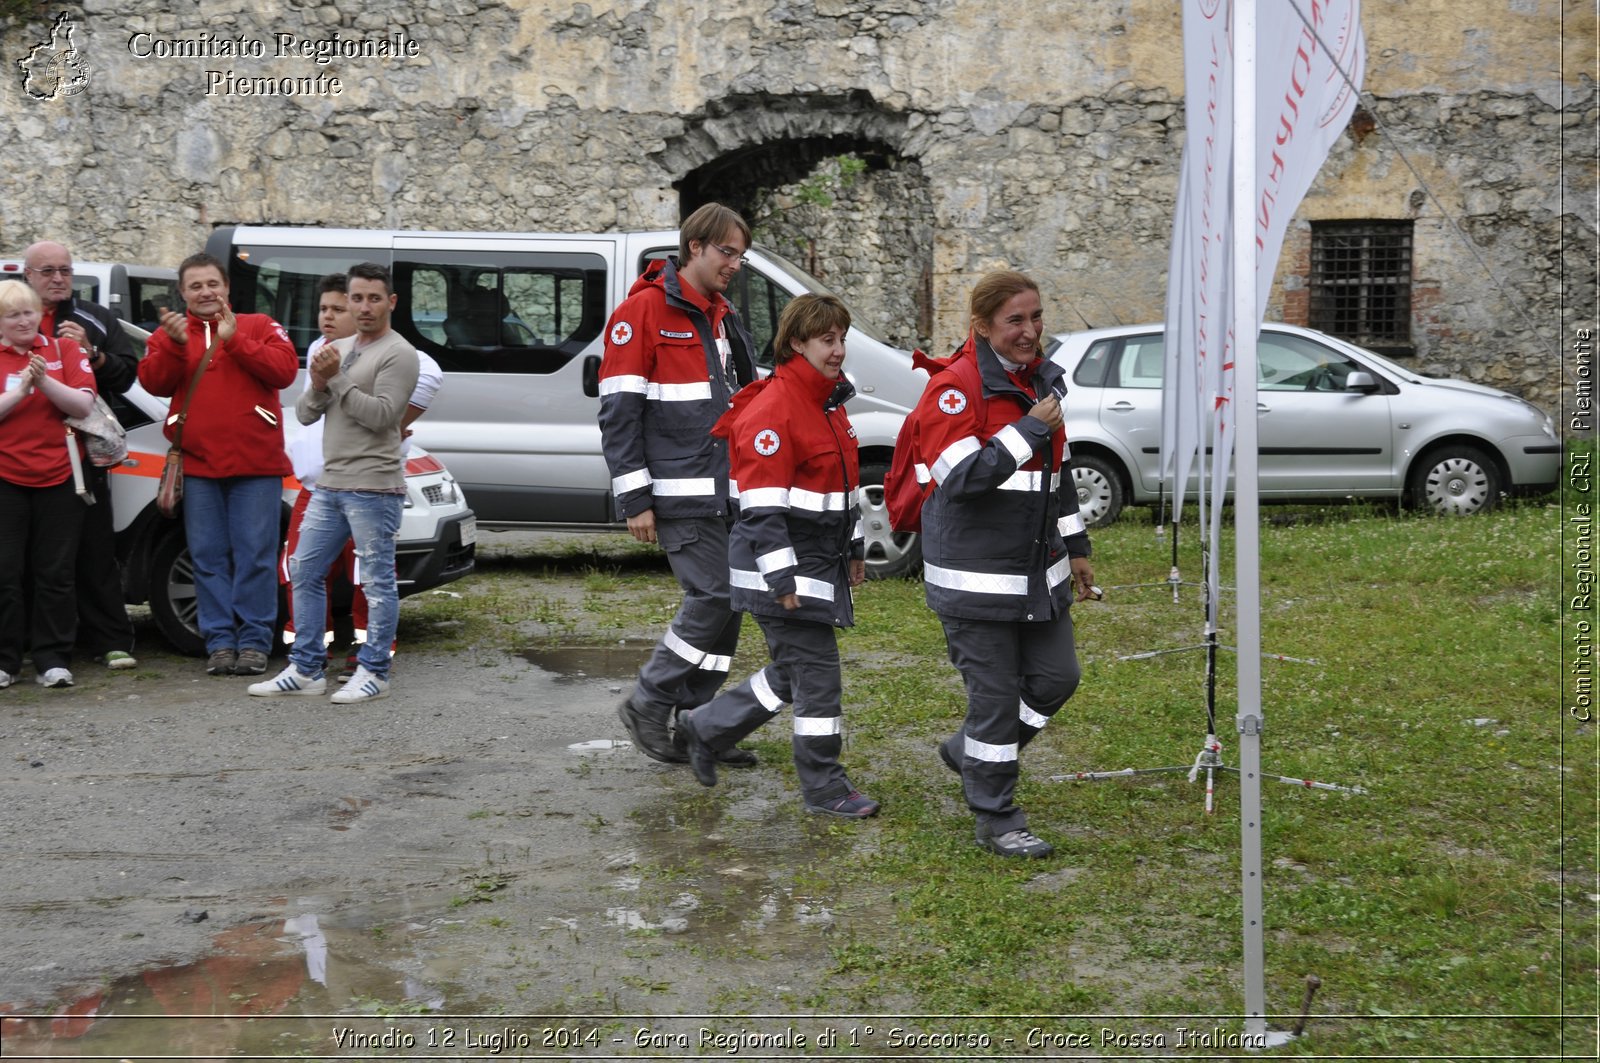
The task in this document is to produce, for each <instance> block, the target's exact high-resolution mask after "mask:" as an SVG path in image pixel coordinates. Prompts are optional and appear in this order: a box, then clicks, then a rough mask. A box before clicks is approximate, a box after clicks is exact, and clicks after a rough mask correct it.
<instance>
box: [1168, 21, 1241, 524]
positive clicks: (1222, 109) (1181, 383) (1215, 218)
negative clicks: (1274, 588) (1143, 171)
mask: <svg viewBox="0 0 1600 1063" xmlns="http://www.w3.org/2000/svg"><path fill="white" fill-rule="evenodd" d="M1228 14H1229V7H1228V5H1227V4H1226V3H1225V2H1223V0H1185V2H1184V5H1183V55H1184V61H1183V72H1184V114H1185V128H1186V130H1187V132H1186V139H1185V143H1184V149H1183V162H1182V165H1181V169H1180V176H1179V181H1178V210H1177V215H1176V216H1175V218H1174V219H1173V226H1172V253H1171V257H1170V259H1169V263H1168V269H1167V308H1166V314H1167V316H1166V339H1165V344H1164V348H1165V352H1164V353H1165V363H1166V372H1165V373H1164V374H1163V377H1162V395H1161V429H1162V430H1161V469H1162V474H1163V475H1164V476H1165V477H1166V478H1167V483H1168V484H1169V485H1170V487H1171V490H1172V507H1173V509H1172V511H1173V513H1174V514H1177V513H1179V512H1180V511H1181V510H1182V508H1183V498H1184V492H1185V488H1186V486H1187V484H1188V481H1189V476H1190V474H1191V472H1192V471H1193V469H1194V464H1195V457H1196V454H1197V453H1198V451H1199V448H1200V434H1201V426H1202V425H1206V424H1208V423H1209V418H1210V412H1211V409H1212V408H1213V406H1214V405H1215V398H1216V395H1217V394H1218V389H1219V388H1220V386H1221V374H1222V356H1223V347H1224V342H1223V341H1224V337H1225V336H1226V334H1227V320H1228V316H1229V308H1228V304H1227V300H1226V299H1225V298H1224V297H1223V296H1224V289H1225V284H1226V278H1227V276H1228V270H1229V263H1230V261H1231V253H1230V243H1229V233H1228V226H1229V224H1230V219H1231V217H1232V215H1233V211H1232V209H1231V204H1232V183H1233V93H1232V83H1233V51H1232V49H1233V45H1232V42H1231V41H1230V40H1229V30H1228ZM1204 506H1205V499H1204V492H1202V498H1201V507H1202V508H1201V516H1202V520H1203V519H1204V513H1205V510H1204Z"/></svg>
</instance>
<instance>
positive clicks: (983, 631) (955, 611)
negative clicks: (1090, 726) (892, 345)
mask: <svg viewBox="0 0 1600 1063" xmlns="http://www.w3.org/2000/svg"><path fill="white" fill-rule="evenodd" d="M970 309H971V319H972V330H973V331H972V335H971V336H970V337H969V338H968V341H967V344H966V345H965V346H964V347H962V348H961V350H959V351H957V352H956V354H955V355H954V356H953V357H952V358H951V359H950V360H949V362H947V363H946V368H945V369H943V370H942V371H941V372H939V373H938V374H936V375H935V376H934V377H933V379H932V380H930V381H929V382H928V387H927V389H926V390H925V391H924V392H923V396H922V400H921V402H919V403H918V404H917V408H916V409H915V410H914V411H913V412H912V414H911V418H912V422H913V424H912V430H913V441H914V445H915V448H916V457H917V464H918V465H919V466H922V467H926V468H927V470H928V472H929V475H930V477H931V481H932V485H933V489H932V494H931V495H929V496H928V498H927V500H926V501H925V502H924V504H923V508H922V554H923V561H924V567H923V579H924V582H925V584H926V588H927V598H928V606H929V607H930V608H931V609H933V611H934V612H935V613H937V614H938V615H939V619H940V621H941V622H942V623H943V625H944V629H945V638H946V641H947V643H948V646H949V652H950V660H951V662H952V663H953V664H955V666H956V668H957V669H958V670H959V671H960V672H961V676H962V679H963V680H964V681H965V683H966V688H967V716H966V721H965V722H964V723H963V724H962V726H961V729H960V730H959V731H957V732H956V734H955V736H954V737H952V738H950V739H949V740H948V741H946V742H944V743H942V744H941V745H940V747H939V754H940V756H941V758H942V759H943V760H944V762H945V764H946V765H947V766H948V767H950V768H951V769H952V770H954V771H959V772H960V773H961V779H962V788H963V790H964V791H965V793H966V798H967V805H968V807H969V808H971V809H972V810H973V812H974V813H975V814H976V815H977V817H978V825H977V840H978V844H979V845H981V846H983V847H984V848H986V849H988V850H990V851H991V852H995V853H998V854H1000V855H1002V856H1023V857H1030V856H1048V855H1049V854H1050V852H1051V851H1052V850H1051V846H1050V845H1049V844H1048V843H1047V842H1044V841H1042V840H1040V839H1039V838H1037V837H1035V836H1034V835H1033V834H1031V833H1029V831H1028V829H1027V817H1026V816H1025V815H1024V814H1023V811H1022V809H1020V808H1018V807H1017V804H1016V802H1015V801H1014V800H1013V794H1014V792H1015V789H1016V782H1017V758H1018V755H1019V753H1020V752H1021V750H1022V748H1023V747H1024V746H1026V745H1027V744H1028V742H1029V741H1031V740H1032V738H1033V737H1034V735H1036V734H1038V733H1039V730H1040V729H1041V728H1043V727H1044V725H1045V723H1046V721H1048V720H1049V719H1050V717H1051V716H1053V715H1055V713H1056V710H1058V709H1060V708H1061V706H1062V705H1063V704H1064V703H1065V702H1066V700H1067V699H1068V698H1069V697H1071V696H1072V693H1073V691H1074V690H1075V689H1076V688H1077V685H1078V676H1079V671H1078V660H1077V654H1076V652H1075V650H1074V648H1073V637H1072V616H1071V612H1070V606H1071V603H1072V601H1073V598H1074V590H1076V598H1077V600H1079V601H1082V600H1083V599H1084V598H1086V597H1088V596H1089V595H1090V594H1091V588H1092V586H1093V583H1094V571H1093V569H1092V568H1091V566H1090V564H1089V536H1088V534H1087V532H1086V530H1085V527H1084V522H1083V518H1082V517H1081V516H1080V515H1079V513H1078V495H1077V491H1076V490H1075V489H1074V487H1073V484H1072V476H1071V473H1070V470H1069V469H1068V467H1067V462H1068V460H1069V458H1070V452H1069V451H1068V449H1067V442H1066V434H1065V432H1064V431H1063V430H1062V413H1061V399H1062V397H1064V396H1065V394H1066V383H1065V380H1064V374H1063V372H1062V370H1061V367H1060V366H1058V365H1056V364H1055V363H1053V362H1051V361H1050V360H1048V359H1046V358H1043V357H1042V356H1041V352H1040V343H1041V341H1042V339H1043V336H1044V310H1043V308H1042V306H1041V303H1040V300H1039V289H1038V286H1037V285H1036V284H1035V283H1034V282H1033V281H1032V280H1031V279H1029V278H1028V277H1027V276H1026V275H1024V274H1022V273H1017V272H1015V271H1012V270H1000V271H996V272H992V273H989V274H986V275H985V276H984V277H983V278H982V279H981V280H980V281H979V282H978V285H977V287H976V288H974V289H973V292H972V300H971V306H970Z"/></svg>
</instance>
